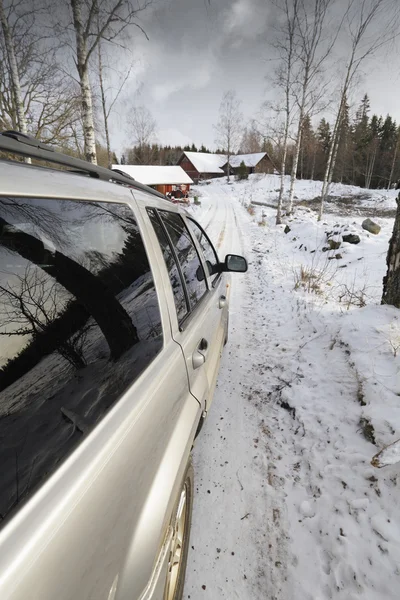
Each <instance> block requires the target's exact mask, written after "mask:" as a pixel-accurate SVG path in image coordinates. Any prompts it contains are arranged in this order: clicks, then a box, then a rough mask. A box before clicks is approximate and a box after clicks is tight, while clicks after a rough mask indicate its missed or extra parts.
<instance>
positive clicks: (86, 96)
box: [80, 65, 97, 165]
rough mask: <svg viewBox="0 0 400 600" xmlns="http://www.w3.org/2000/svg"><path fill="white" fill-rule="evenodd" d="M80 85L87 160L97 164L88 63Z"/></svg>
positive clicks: (83, 71)
mask: <svg viewBox="0 0 400 600" xmlns="http://www.w3.org/2000/svg"><path fill="white" fill-rule="evenodd" d="M80 85H81V92H82V121H83V139H84V143H85V158H86V160H87V161H89V162H91V163H93V164H95V165H97V155H96V141H95V137H94V121H93V106H92V91H91V89H90V81H89V70H88V68H87V65H85V66H84V67H83V70H82V75H81V80H80Z"/></svg>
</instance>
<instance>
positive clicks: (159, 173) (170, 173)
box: [112, 165, 193, 185]
mask: <svg viewBox="0 0 400 600" xmlns="http://www.w3.org/2000/svg"><path fill="white" fill-rule="evenodd" d="M112 168H113V169H116V170H118V171H122V172H123V173H127V175H130V176H131V177H133V178H134V179H136V181H139V182H140V183H144V184H145V185H180V184H182V183H193V180H192V179H191V178H190V177H189V175H188V174H187V173H186V172H185V171H184V170H183V169H182V167H176V166H175V167H169V166H156V165H113V166H112Z"/></svg>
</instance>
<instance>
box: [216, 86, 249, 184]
mask: <svg viewBox="0 0 400 600" xmlns="http://www.w3.org/2000/svg"><path fill="white" fill-rule="evenodd" d="M242 121H243V116H242V114H241V112H240V100H238V99H237V98H236V92H235V91H233V90H229V91H227V92H225V93H224V95H223V96H222V101H221V104H220V107H219V120H218V123H217V124H216V125H215V131H216V139H215V142H216V144H218V146H219V147H221V148H222V149H223V150H224V151H225V152H226V154H227V181H228V182H229V181H230V159H231V156H232V154H234V153H235V152H237V151H238V149H239V146H240V141H241V137H242V131H243V126H242Z"/></svg>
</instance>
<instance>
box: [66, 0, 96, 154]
mask: <svg viewBox="0 0 400 600" xmlns="http://www.w3.org/2000/svg"><path fill="white" fill-rule="evenodd" d="M81 2H82V0H71V7H72V14H73V20H74V29H75V37H76V66H77V69H78V74H79V83H80V87H81V94H82V100H81V101H82V121H83V139H84V144H85V149H84V152H85V158H86V160H87V161H89V162H91V163H93V164H97V156H96V140H95V136H94V120H93V105H92V90H91V88H90V79H89V64H88V51H87V42H86V39H85V36H84V27H83V21H82V13H81Z"/></svg>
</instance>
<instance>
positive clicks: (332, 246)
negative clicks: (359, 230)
mask: <svg viewBox="0 0 400 600" xmlns="http://www.w3.org/2000/svg"><path fill="white" fill-rule="evenodd" d="M340 243H341V242H335V240H328V245H329V249H330V250H339V248H340Z"/></svg>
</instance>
